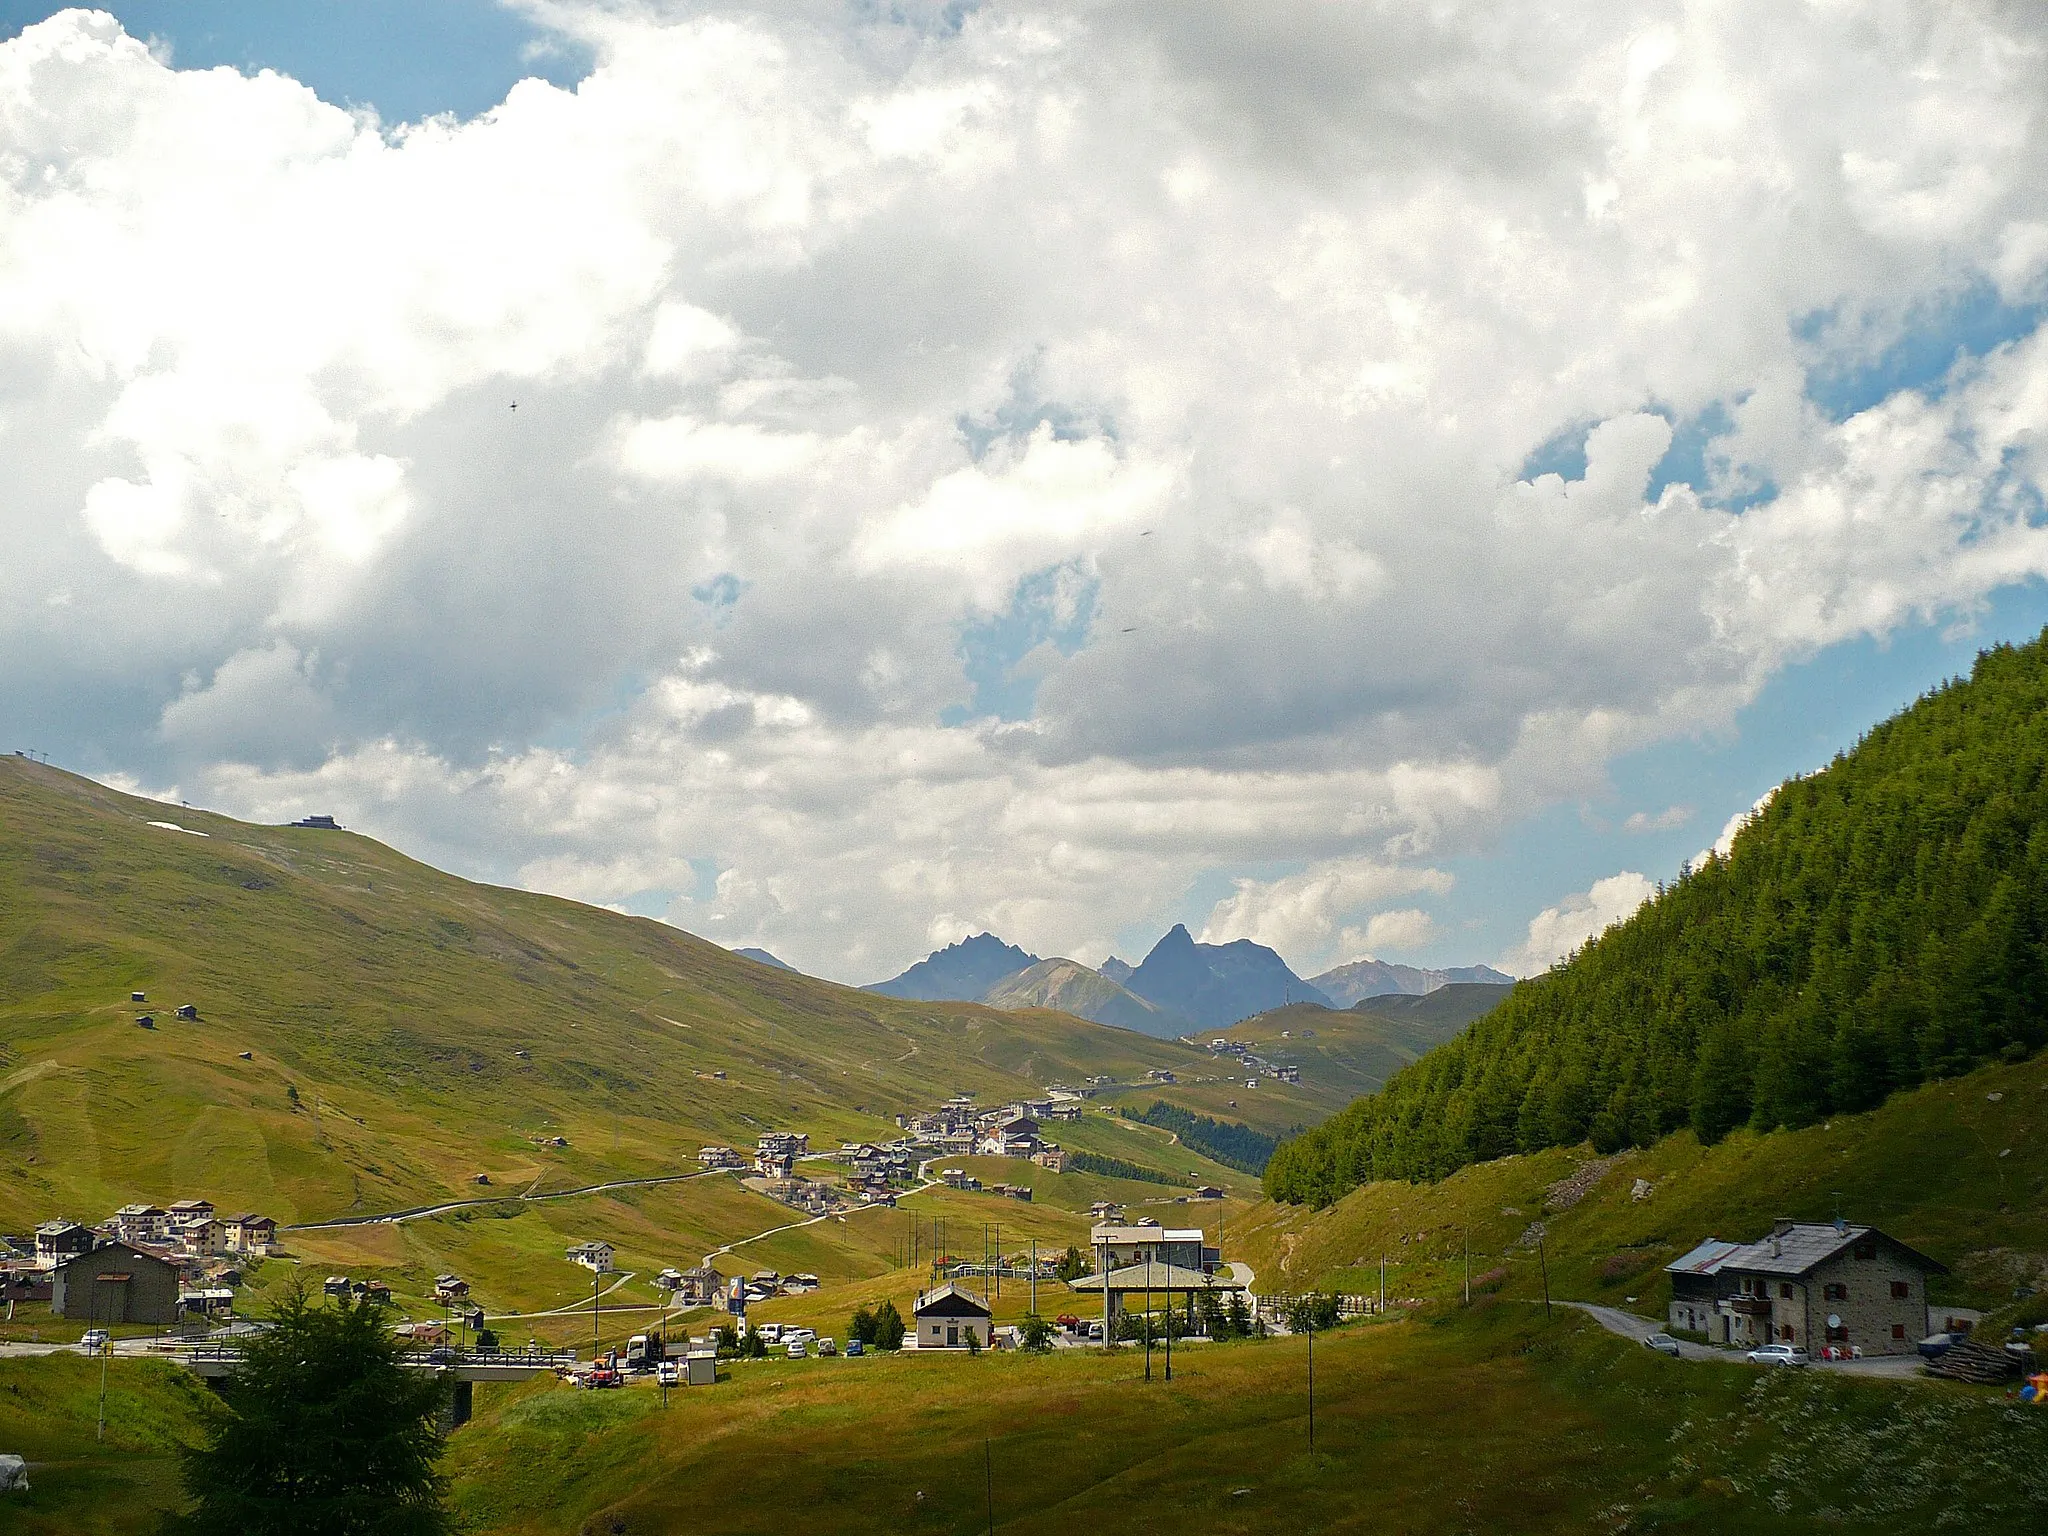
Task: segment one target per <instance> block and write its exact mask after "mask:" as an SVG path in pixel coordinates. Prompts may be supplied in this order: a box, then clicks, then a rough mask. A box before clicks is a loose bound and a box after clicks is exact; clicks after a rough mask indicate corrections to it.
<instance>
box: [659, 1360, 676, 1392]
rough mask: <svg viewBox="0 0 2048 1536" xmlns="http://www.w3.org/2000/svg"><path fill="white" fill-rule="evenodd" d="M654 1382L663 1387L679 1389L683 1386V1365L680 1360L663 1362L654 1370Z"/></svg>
mask: <svg viewBox="0 0 2048 1536" xmlns="http://www.w3.org/2000/svg"><path fill="white" fill-rule="evenodd" d="M654 1380H655V1382H656V1384H657V1385H659V1386H664V1387H680V1386H681V1385H682V1384H683V1363H682V1361H680V1360H664V1361H662V1362H661V1364H659V1365H657V1366H656V1367H655V1368H654Z"/></svg>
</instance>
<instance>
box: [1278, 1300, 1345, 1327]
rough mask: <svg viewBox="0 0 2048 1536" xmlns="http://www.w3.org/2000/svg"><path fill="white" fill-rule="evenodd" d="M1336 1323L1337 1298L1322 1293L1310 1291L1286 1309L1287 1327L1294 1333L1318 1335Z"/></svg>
mask: <svg viewBox="0 0 2048 1536" xmlns="http://www.w3.org/2000/svg"><path fill="white" fill-rule="evenodd" d="M1337 1322H1338V1314H1337V1298H1336V1297H1335V1296H1333V1295H1330V1294H1328V1293H1326V1292H1323V1291H1310V1292H1309V1293H1308V1294H1307V1295H1306V1296H1303V1297H1300V1298H1299V1299H1297V1300H1296V1301H1295V1303H1294V1305H1293V1306H1292V1307H1290V1308H1288V1309H1287V1326H1288V1327H1289V1328H1291V1329H1293V1330H1294V1331H1295V1332H1296V1333H1307V1332H1310V1331H1311V1330H1313V1331H1315V1332H1317V1333H1320V1332H1322V1330H1324V1329H1325V1328H1334V1327H1336V1326H1337Z"/></svg>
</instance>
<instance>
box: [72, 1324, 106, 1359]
mask: <svg viewBox="0 0 2048 1536" xmlns="http://www.w3.org/2000/svg"><path fill="white" fill-rule="evenodd" d="M78 1342H79V1344H80V1345H82V1346H83V1347H84V1349H85V1352H86V1353H87V1354H88V1355H96V1354H98V1353H99V1352H100V1351H101V1350H103V1349H105V1348H106V1347H107V1330H106V1329H104V1328H88V1329H86V1330H85V1337H83V1338H82V1339H80V1340H79V1341H78Z"/></svg>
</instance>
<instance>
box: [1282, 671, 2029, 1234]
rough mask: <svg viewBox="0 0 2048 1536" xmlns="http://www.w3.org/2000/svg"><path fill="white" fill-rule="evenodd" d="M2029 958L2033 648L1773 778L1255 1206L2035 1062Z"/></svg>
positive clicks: (1707, 1135) (1318, 1143) (1330, 1133)
mask: <svg viewBox="0 0 2048 1536" xmlns="http://www.w3.org/2000/svg"><path fill="white" fill-rule="evenodd" d="M2044 936H2048V633H2044V634H2043V636H2042V637H2041V638H2038V639H2036V640H2035V641H2033V642H2032V643H2030V644H2028V645H2025V646H2017V647H2016V646H1999V647H1996V648H1994V649H1991V650H1987V651H1985V652H1983V653H1981V654H1980V655H1979V656H1978V658H1977V662H1976V664H1975V666H1974V667H1973V668H1972V670H1971V675H1970V676H1969V677H1968V678H1967V679H1957V680H1955V681H1952V682H1950V683H1948V684H1946V685H1944V686H1942V687H1940V688H1938V689H1936V690H1934V691H1932V692H1930V693H1928V694H1926V695H1924V696H1922V697H1921V698H1920V699H1918V700H1917V701H1916V702H1914V703H1913V704H1912V705H1911V706H1909V707H1908V708H1906V709H1905V710H1903V711H1902V712H1901V713H1899V714H1898V715H1896V716H1894V717H1893V718H1892V719H1890V720H1887V721H1885V722H1884V723H1883V724H1881V725H1879V726H1877V727H1875V728H1874V729H1873V730H1871V731H1870V732H1869V733H1868V734H1867V735H1865V736H1864V737H1863V739H1862V740H1861V741H1859V742H1858V743H1857V744H1856V746H1855V748H1854V749H1853V750H1851V751H1849V752H1846V753H1843V754H1841V755H1840V756H1838V757H1836V759H1835V760H1834V761H1833V762H1832V763H1830V764H1829V765H1828V766H1827V767H1826V768H1825V769H1823V770H1821V771H1820V772H1818V773H1814V774H1811V775H1809V776H1806V777H1803V778H1796V779H1791V780H1788V781H1787V782H1786V783H1785V784H1784V785H1782V786H1781V787H1780V788H1779V790H1778V791H1777V793H1776V795H1775V796H1773V798H1772V799H1771V801H1770V803H1769V805H1767V806H1766V807H1765V808H1764V809H1763V810H1762V811H1761V812H1759V813H1758V814H1757V815H1756V816H1755V817H1754V818H1753V819H1752V820H1751V821H1750V822H1749V823H1748V824H1747V825H1746V826H1744V827H1743V829H1742V830H1741V831H1740V832H1739V833H1738V834H1737V835H1736V837H1735V839H1734V842H1733V845H1732V848H1731V851H1730V853H1729V854H1728V856H1727V857H1725V858H1722V857H1717V856H1709V857H1708V858H1707V859H1706V860H1705V862H1704V863H1702V864H1701V865H1699V866H1698V867H1697V868H1687V869H1684V870H1682V871H1681V872H1680V875H1679V877H1678V879H1677V880H1676V881H1675V882H1674V883H1672V884H1670V885H1668V886H1665V887H1661V888H1660V890H1659V892H1658V894H1657V896H1656V897H1655V898H1653V899H1652V900H1651V901H1649V902H1648V903H1646V904H1645V905H1644V906H1643V907H1642V908H1641V909H1640V910H1638V911H1637V912H1636V913H1635V915H1634V916H1632V917H1630V918H1628V919H1627V920H1626V921H1624V922H1621V923H1619V924H1616V925H1615V926H1614V927H1612V928H1610V929H1608V930H1607V931H1606V932H1605V933H1604V934H1602V935H1600V936H1599V937H1597V938H1595V939H1593V940H1592V941H1591V942H1589V943H1588V944H1586V945H1585V946H1584V947H1583V948H1582V949H1580V950H1579V951H1578V952H1576V953H1575V954H1573V955H1571V956H1569V957H1568V958H1567V959H1566V960H1564V961H1562V962H1560V963H1559V964H1558V965H1557V966H1556V967H1554V968H1553V969H1552V970H1551V971H1549V972H1548V973H1547V974H1545V975H1543V976H1540V977H1537V978H1535V979H1534V980H1531V981H1526V982H1524V983H1522V984H1521V985H1520V986H1519V987H1517V988H1516V989H1515V991H1514V992H1513V993H1512V994H1511V995H1510V996H1509V997H1508V998H1507V999H1506V1000H1505V1001H1504V1002H1503V1003H1502V1004H1501V1006H1500V1007H1498V1008H1496V1009H1494V1010H1493V1011H1492V1012H1491V1013H1489V1014H1487V1015H1485V1016H1484V1017H1483V1018H1481V1019H1479V1020H1477V1021H1475V1022H1474V1023H1473V1024H1472V1025H1471V1027H1470V1028H1469V1029H1467V1030H1466V1031H1465V1033H1464V1034H1462V1035H1460V1036H1459V1037H1458V1038H1457V1039H1455V1040H1453V1041H1451V1042H1450V1043H1448V1044H1446V1045H1442V1046H1439V1047H1437V1048H1436V1049H1434V1050H1432V1051H1430V1052H1429V1053H1428V1054H1427V1055H1425V1056H1423V1057H1422V1058H1421V1059H1420V1060H1418V1061H1416V1062H1414V1063H1413V1064H1411V1065H1410V1066H1408V1067H1406V1068H1405V1069H1403V1070H1402V1071H1401V1072H1399V1073H1397V1074H1396V1075H1395V1076H1394V1077H1392V1078H1391V1079H1389V1080H1388V1082H1387V1084H1386V1086H1385V1087H1384V1088H1383V1089H1382V1090H1381V1091H1380V1092H1378V1093H1376V1094H1373V1095H1371V1096H1369V1097H1366V1098H1362V1099H1359V1100H1357V1101H1356V1102H1354V1103H1353V1104H1352V1105H1351V1106H1350V1107H1349V1108H1347V1109H1345V1110H1344V1111H1342V1112H1341V1113H1340V1114H1338V1115H1337V1116H1335V1117H1334V1118H1333V1119H1331V1120H1329V1121H1326V1122H1325V1123H1324V1124H1322V1125H1320V1126H1318V1127H1316V1128H1315V1129H1313V1130H1310V1131H1308V1132H1306V1133H1305V1134H1303V1135H1301V1136H1298V1137H1296V1138H1294V1139H1292V1140H1290V1141H1287V1142H1284V1143H1283V1144H1282V1145H1281V1146H1280V1147H1279V1148H1278V1149H1277V1150H1276V1151H1275V1152H1274V1154H1273V1157H1272V1160H1271V1161H1270V1162H1269V1163H1268V1164H1267V1167H1266V1173H1265V1185H1266V1191H1267V1193H1268V1194H1269V1195H1271V1196H1272V1197H1273V1198H1274V1199H1276V1200H1282V1201H1288V1202H1292V1203H1301V1202H1308V1203H1312V1204H1315V1205H1326V1204H1328V1203H1330V1202H1332V1201H1334V1200H1336V1199H1338V1198H1340V1197H1341V1196H1342V1195H1343V1194H1345V1193H1346V1192H1347V1191H1348V1190H1350V1189H1352V1188H1353V1187H1355V1186H1356V1185H1358V1184H1361V1183H1364V1182H1367V1181H1369V1180H1372V1179H1375V1178H1380V1179H1385V1178H1401V1179H1412V1180H1431V1179H1438V1178H1442V1177H1444V1176H1446V1175H1448V1174H1450V1173H1452V1172H1454V1171H1456V1170H1457V1169H1459V1168H1461V1167H1464V1166H1466V1165H1467V1164H1470V1163H1475V1162H1483V1161H1486V1160H1488V1159H1491V1158H1495V1157H1500V1156H1503V1155H1506V1154H1508V1153H1512V1152H1527V1151H1535V1150H1537V1149H1539V1148H1544V1147H1553V1146H1572V1145H1577V1144H1579V1143H1581V1142H1585V1141H1590V1142H1591V1143H1592V1144H1593V1146H1594V1148H1595V1149H1596V1150H1598V1151H1601V1152H1613V1151H1618V1150H1620V1149H1622V1148H1624V1147H1630V1146H1648V1145H1650V1144H1652V1143H1654V1142H1656V1141H1658V1140H1659V1139H1661V1138H1662V1137H1664V1136H1666V1135H1669V1134H1671V1133H1672V1132H1674V1131H1678V1130H1682V1129H1686V1128H1690V1129H1691V1130H1693V1131H1694V1132H1695V1133H1696V1134H1697V1135H1698V1136H1699V1138H1700V1139H1701V1140H1702V1141H1703V1142H1706V1143H1710V1144H1711V1143H1712V1142H1715V1141H1717V1140H1719V1139H1720V1138H1721V1137H1723V1136H1725V1135H1726V1134H1727V1133H1728V1132H1729V1131H1730V1130H1732V1129H1734V1128H1736V1127H1738V1126H1743V1125H1748V1126H1751V1127H1754V1128H1756V1129H1758V1130H1762V1131H1769V1130H1774V1129H1777V1128H1779V1127H1788V1126H1789V1127H1796V1126H1802V1125H1808V1124H1812V1123H1813V1122H1815V1121H1817V1120H1820V1119H1822V1118H1824V1117H1826V1116H1828V1115H1831V1114H1840V1113H1850V1112H1855V1111H1860V1110H1866V1109H1871V1108H1874V1107H1876V1106H1877V1105H1878V1104H1881V1103H1883V1102H1884V1100H1885V1098H1886V1097H1887V1096H1888V1095H1890V1094H1891V1093H1893V1092H1895V1091H1897V1090H1900V1089H1904V1088H1911V1087H1914V1086H1916V1085H1918V1084H1921V1083H1924V1082H1928V1081H1930V1080H1933V1079H1937V1078H1944V1077H1950V1076H1955V1075H1957V1074H1960V1073H1963V1072H1967V1071H1969V1070H1971V1069H1972V1068H1974V1067H1976V1066H1979V1065H1981V1064H1983V1063H1985V1062H1987V1061H1994V1060H2006V1061H2018V1060H2023V1059H2025V1058H2026V1057H2027V1056H2029V1055H2031V1054H2032V1053H2033V1052H2035V1051H2037V1050H2039V1049H2040V1048H2041V1046H2042V1045H2043V1044H2044V1043H2048V1012H2044V1005H2048V943H2044Z"/></svg>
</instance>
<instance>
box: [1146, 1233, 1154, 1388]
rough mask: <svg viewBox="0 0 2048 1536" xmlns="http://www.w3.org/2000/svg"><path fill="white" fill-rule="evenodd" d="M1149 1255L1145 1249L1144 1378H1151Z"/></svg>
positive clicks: (1151, 1252) (1148, 1250) (1151, 1253)
mask: <svg viewBox="0 0 2048 1536" xmlns="http://www.w3.org/2000/svg"><path fill="white" fill-rule="evenodd" d="M1151 1255H1153V1251H1151V1249H1149V1247H1147V1249H1145V1380H1151Z"/></svg>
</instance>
